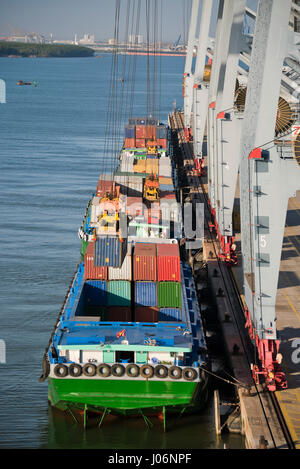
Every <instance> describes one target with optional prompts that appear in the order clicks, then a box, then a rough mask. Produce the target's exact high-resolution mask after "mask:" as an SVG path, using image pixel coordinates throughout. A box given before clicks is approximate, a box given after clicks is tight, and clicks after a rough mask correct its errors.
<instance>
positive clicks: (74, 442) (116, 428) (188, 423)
mask: <svg viewBox="0 0 300 469" xmlns="http://www.w3.org/2000/svg"><path fill="white" fill-rule="evenodd" d="M98 422H99V417H89V421H88V424H87V428H86V429H84V428H83V425H80V424H77V423H75V421H74V420H73V419H72V417H71V416H70V415H68V414H66V413H64V412H61V411H58V410H56V409H53V408H51V407H50V406H49V408H48V430H47V436H48V441H45V443H44V444H43V445H42V446H41V447H42V448H53V449H54V448H67V449H75V448H81V449H96V448H97V449H222V448H223V447H224V444H225V443H226V444H227V445H228V446H230V448H232V449H238V448H243V447H244V439H243V437H241V436H240V435H234V434H230V435H229V434H226V433H225V434H223V435H222V436H221V437H217V436H216V435H215V428H214V416H213V409H212V402H210V403H209V405H208V407H207V408H206V409H205V410H204V411H202V412H201V413H197V414H193V415H186V416H183V417H181V418H180V419H177V418H176V417H175V416H172V417H169V418H168V420H167V427H168V429H167V432H165V433H164V431H163V423H162V420H161V419H160V418H158V417H151V422H152V423H153V427H152V429H149V428H147V426H146V425H145V422H144V420H143V419H142V418H138V417H131V418H124V417H117V416H110V415H109V416H107V417H106V418H105V420H104V421H103V423H102V426H101V428H99V427H98Z"/></svg>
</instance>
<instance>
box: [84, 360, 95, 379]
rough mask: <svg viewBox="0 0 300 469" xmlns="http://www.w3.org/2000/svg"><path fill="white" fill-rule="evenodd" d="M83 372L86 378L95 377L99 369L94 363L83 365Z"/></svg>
mask: <svg viewBox="0 0 300 469" xmlns="http://www.w3.org/2000/svg"><path fill="white" fill-rule="evenodd" d="M82 372H83V374H84V375H85V376H95V374H96V372H97V367H96V365H94V364H93V363H86V364H85V365H83V368H82Z"/></svg>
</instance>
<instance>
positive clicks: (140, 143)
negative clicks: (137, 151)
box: [135, 138, 146, 148]
mask: <svg viewBox="0 0 300 469" xmlns="http://www.w3.org/2000/svg"><path fill="white" fill-rule="evenodd" d="M135 147H136V148H146V140H145V139H144V138H136V139H135Z"/></svg>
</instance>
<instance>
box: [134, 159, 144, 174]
mask: <svg viewBox="0 0 300 469" xmlns="http://www.w3.org/2000/svg"><path fill="white" fill-rule="evenodd" d="M133 172H134V173H145V172H146V160H144V159H142V158H141V159H139V160H137V163H136V164H135V165H133Z"/></svg>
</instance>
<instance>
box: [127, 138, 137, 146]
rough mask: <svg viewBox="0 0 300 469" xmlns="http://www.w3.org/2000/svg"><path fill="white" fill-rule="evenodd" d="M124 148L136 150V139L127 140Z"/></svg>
mask: <svg viewBox="0 0 300 469" xmlns="http://www.w3.org/2000/svg"><path fill="white" fill-rule="evenodd" d="M124 147H125V148H135V139H134V138H125V143H124Z"/></svg>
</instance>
